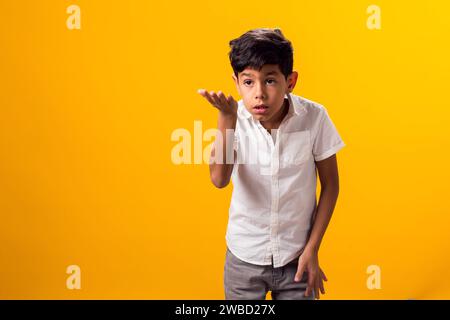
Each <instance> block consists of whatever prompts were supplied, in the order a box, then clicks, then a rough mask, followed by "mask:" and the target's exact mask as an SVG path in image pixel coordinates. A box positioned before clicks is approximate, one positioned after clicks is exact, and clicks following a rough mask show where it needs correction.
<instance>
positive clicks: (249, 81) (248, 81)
mask: <svg viewBox="0 0 450 320" xmlns="http://www.w3.org/2000/svg"><path fill="white" fill-rule="evenodd" d="M251 83H252V81H251V80H244V84H245V85H250V84H251Z"/></svg>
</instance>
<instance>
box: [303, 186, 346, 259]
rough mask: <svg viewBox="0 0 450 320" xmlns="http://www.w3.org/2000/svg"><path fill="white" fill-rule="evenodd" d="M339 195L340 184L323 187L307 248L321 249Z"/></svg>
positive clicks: (316, 250) (315, 250)
mask: <svg viewBox="0 0 450 320" xmlns="http://www.w3.org/2000/svg"><path fill="white" fill-rule="evenodd" d="M338 195H339V185H337V184H336V185H331V186H327V187H323V188H322V189H321V192H320V198H319V203H318V205H317V208H316V212H315V219H314V222H313V225H312V230H311V232H310V236H309V240H308V242H307V244H306V247H305V250H312V251H314V252H318V251H319V247H320V244H321V242H322V238H323V236H324V234H325V231H326V229H327V227H328V224H329V222H330V220H331V216H332V214H333V211H334V207H335V205H336V201H337V198H338Z"/></svg>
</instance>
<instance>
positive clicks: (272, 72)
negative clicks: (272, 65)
mask: <svg viewBox="0 0 450 320" xmlns="http://www.w3.org/2000/svg"><path fill="white" fill-rule="evenodd" d="M271 74H278V71H276V70H273V71H269V72H267V73H266V76H269V75H271ZM241 76H247V77H253V75H252V74H250V73H247V72H243V73H241Z"/></svg>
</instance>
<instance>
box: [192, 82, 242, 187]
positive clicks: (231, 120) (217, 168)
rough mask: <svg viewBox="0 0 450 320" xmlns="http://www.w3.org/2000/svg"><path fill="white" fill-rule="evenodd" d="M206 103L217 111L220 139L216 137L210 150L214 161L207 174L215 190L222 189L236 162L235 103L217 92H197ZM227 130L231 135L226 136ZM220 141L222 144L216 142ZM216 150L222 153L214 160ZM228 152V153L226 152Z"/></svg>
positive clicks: (227, 181) (226, 183) (230, 98)
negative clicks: (231, 152) (231, 131)
mask: <svg viewBox="0 0 450 320" xmlns="http://www.w3.org/2000/svg"><path fill="white" fill-rule="evenodd" d="M198 93H200V94H201V95H202V96H203V97H204V98H206V99H207V100H208V102H209V103H210V104H211V105H212V106H214V107H215V108H217V109H218V110H219V115H218V121H217V129H218V132H217V134H220V135H221V137H222V139H218V138H217V137H216V139H215V141H214V145H213V147H212V149H211V158H212V159H214V161H212V162H210V164H209V172H210V177H211V181H212V183H213V184H214V185H215V186H216V187H217V188H224V187H226V186H227V185H228V183H229V182H230V178H231V173H232V172H233V166H234V162H235V160H236V156H237V155H236V151H234V149H233V143H234V130H235V129H236V120H237V102H236V101H235V100H234V99H233V97H232V96H231V95H229V96H228V97H225V95H224V94H223V93H222V92H221V91H219V92H218V93H217V94H216V93H215V92H214V91H211V92H209V93H208V92H207V91H206V90H203V89H200V90H198ZM227 130H233V134H231V135H229V134H227ZM220 140H222V143H218V141H220ZM217 148H222V152H221V153H220V154H219V156H218V157H217V158H216V150H217ZM227 150H228V152H227ZM230 151H233V157H232V159H227V154H228V153H229V152H230Z"/></svg>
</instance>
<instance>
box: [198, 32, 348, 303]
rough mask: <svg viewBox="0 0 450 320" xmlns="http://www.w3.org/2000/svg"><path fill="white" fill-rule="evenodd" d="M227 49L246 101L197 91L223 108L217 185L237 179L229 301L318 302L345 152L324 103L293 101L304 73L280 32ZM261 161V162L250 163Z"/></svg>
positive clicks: (245, 38)
mask: <svg viewBox="0 0 450 320" xmlns="http://www.w3.org/2000/svg"><path fill="white" fill-rule="evenodd" d="M230 47H231V51H230V53H229V57H230V62H231V66H232V68H233V71H234V74H233V75H232V78H233V80H234V82H235V84H236V88H237V90H238V92H239V94H240V96H241V97H242V98H243V99H242V100H239V101H238V102H236V101H235V100H234V99H233V97H231V95H228V96H225V95H224V94H223V93H222V92H221V91H219V92H218V93H215V92H213V91H211V92H207V91H206V90H203V89H200V90H199V91H198V92H199V93H200V94H201V95H202V96H203V97H204V98H206V99H207V100H208V102H209V103H210V104H212V105H213V106H214V107H216V108H217V109H218V110H219V115H218V133H217V136H216V140H215V143H214V145H213V148H212V151H211V162H210V165H209V168H210V177H211V181H212V183H213V184H214V185H215V186H216V187H218V188H223V187H225V186H227V185H228V183H229V181H230V179H232V181H233V194H232V197H231V203H230V209H229V220H228V227H227V233H226V243H227V251H226V259H225V266H224V287H225V298H226V299H227V300H228V299H251V300H264V299H265V297H266V294H267V292H268V291H269V290H270V291H271V293H272V299H274V300H277V299H314V298H317V299H319V298H320V294H319V290H320V292H321V293H322V294H324V293H325V290H324V286H323V281H327V278H326V276H325V274H324V272H323V271H322V270H321V268H320V266H319V259H318V251H319V246H320V243H321V241H322V238H323V236H324V234H325V230H326V228H327V226H328V223H329V221H330V219H331V215H332V212H333V210H334V207H335V204H336V200H337V197H338V193H339V178H338V167H337V160H336V155H335V154H336V152H337V151H338V150H340V149H341V148H343V147H344V146H345V144H344V142H343V141H342V139H341V137H340V136H339V134H338V132H337V130H336V128H335V126H334V124H333V122H332V121H331V119H330V117H329V116H328V113H327V111H326V109H325V108H324V107H323V106H322V105H320V104H318V103H316V102H313V101H310V100H307V99H305V98H302V97H300V96H296V95H294V94H292V93H291V92H292V90H293V89H294V87H295V84H296V82H297V77H298V73H297V72H296V71H293V70H292V68H293V49H292V46H291V43H290V41H289V40H287V39H286V38H285V37H284V36H283V34H282V32H281V30H279V29H266V28H263V29H255V30H250V31H248V32H246V33H245V34H243V35H242V36H240V37H239V38H237V39H234V40H232V41H230ZM230 130H233V135H231V138H230V135H229V133H228V134H227V131H228V132H229V131H230ZM219 142H221V143H219ZM230 150H231V152H232V153H233V156H231V157H227V154H229V152H230ZM255 154H257V156H258V160H259V161H256V163H255V161H249V159H248V156H252V155H255ZM230 158H231V160H230ZM316 170H317V171H318V174H319V178H320V182H321V193H320V198H319V203H318V204H316Z"/></svg>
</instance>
